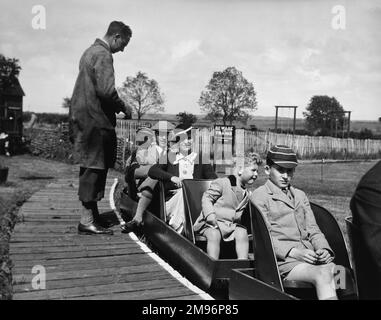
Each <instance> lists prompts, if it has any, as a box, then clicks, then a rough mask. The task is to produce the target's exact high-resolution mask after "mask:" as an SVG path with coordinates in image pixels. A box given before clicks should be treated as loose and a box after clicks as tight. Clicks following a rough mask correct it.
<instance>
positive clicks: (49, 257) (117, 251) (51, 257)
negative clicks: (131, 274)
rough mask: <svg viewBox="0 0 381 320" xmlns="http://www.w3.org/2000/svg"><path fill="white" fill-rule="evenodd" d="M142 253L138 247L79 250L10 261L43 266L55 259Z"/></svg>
mask: <svg viewBox="0 0 381 320" xmlns="http://www.w3.org/2000/svg"><path fill="white" fill-rule="evenodd" d="M136 253H142V250H141V249H140V248H138V247H128V248H119V249H106V250H99V249H97V250H86V249H84V250H80V251H69V252H51V253H31V254H25V253H23V254H13V255H12V261H14V262H15V263H19V261H20V262H21V263H23V262H25V263H27V262H29V261H42V260H44V265H46V264H47V263H48V262H50V261H52V260H57V259H77V258H90V257H107V256H114V257H116V256H121V255H130V254H136Z"/></svg>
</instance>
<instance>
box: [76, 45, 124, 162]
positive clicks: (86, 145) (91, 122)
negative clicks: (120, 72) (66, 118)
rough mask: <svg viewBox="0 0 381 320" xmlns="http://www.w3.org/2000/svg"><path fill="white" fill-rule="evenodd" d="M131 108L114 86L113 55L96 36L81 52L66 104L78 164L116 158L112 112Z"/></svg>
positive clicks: (114, 121)
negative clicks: (69, 96) (71, 93)
mask: <svg viewBox="0 0 381 320" xmlns="http://www.w3.org/2000/svg"><path fill="white" fill-rule="evenodd" d="M120 111H123V112H127V117H128V116H129V117H131V112H130V111H129V110H128V108H126V106H125V104H124V103H123V101H122V100H121V99H120V98H119V96H118V93H117V91H116V89H115V77H114V67H113V58H112V54H111V51H110V49H109V47H108V45H107V44H106V43H105V42H104V41H102V40H100V39H96V40H95V42H94V44H93V45H91V46H90V47H89V48H88V49H87V50H86V51H85V52H84V53H83V55H82V57H81V60H80V62H79V74H78V77H77V80H76V83H75V87H74V91H73V95H72V98H71V106H70V121H71V125H72V131H73V139H74V143H75V150H76V152H77V156H79V159H78V160H79V163H80V165H81V166H82V167H86V168H93V169H107V168H111V167H113V166H114V163H115V159H116V135H115V125H116V117H115V113H119V112H120Z"/></svg>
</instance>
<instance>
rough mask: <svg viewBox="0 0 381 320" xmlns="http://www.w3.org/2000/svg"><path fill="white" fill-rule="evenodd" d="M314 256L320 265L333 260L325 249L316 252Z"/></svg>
mask: <svg viewBox="0 0 381 320" xmlns="http://www.w3.org/2000/svg"><path fill="white" fill-rule="evenodd" d="M316 254H317V256H318V262H319V263H321V264H327V263H330V262H332V260H333V257H332V256H331V253H330V252H329V251H328V250H327V249H318V250H316Z"/></svg>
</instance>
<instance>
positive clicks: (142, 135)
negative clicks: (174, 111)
mask: <svg viewBox="0 0 381 320" xmlns="http://www.w3.org/2000/svg"><path fill="white" fill-rule="evenodd" d="M136 140H137V141H140V142H141V141H143V144H142V145H140V146H139V147H138V148H137V150H136V151H134V152H133V154H132V156H131V157H130V158H129V159H128V160H127V168H126V175H125V180H126V182H127V184H128V188H129V196H130V197H131V198H132V199H134V200H136V201H137V202H138V206H137V209H136V212H135V215H134V217H133V218H132V220H131V221H129V222H127V224H126V225H125V227H124V232H130V231H132V229H134V227H135V226H139V225H141V224H142V222H143V213H144V211H145V210H146V209H147V208H148V206H149V204H150V203H151V199H152V193H153V190H154V189H155V187H156V184H157V180H154V179H152V178H150V177H148V171H149V169H150V168H151V167H152V165H154V164H156V163H157V162H158V161H159V159H160V157H165V155H166V153H167V131H166V130H160V131H159V130H155V131H153V130H151V129H149V128H142V129H140V130H139V131H138V132H137V133H136ZM137 179H139V183H138V185H136V180H137Z"/></svg>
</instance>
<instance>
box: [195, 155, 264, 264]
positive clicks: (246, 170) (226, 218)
mask: <svg viewBox="0 0 381 320" xmlns="http://www.w3.org/2000/svg"><path fill="white" fill-rule="evenodd" d="M239 160H241V163H239ZM234 162H235V164H234V175H230V176H228V177H224V178H218V179H216V180H214V181H213V182H212V183H211V185H210V187H209V189H208V190H206V191H205V192H204V194H203V196H202V200H201V201H202V212H201V214H200V216H199V217H198V218H197V220H196V221H195V223H194V230H195V232H196V233H197V234H200V235H203V236H205V237H206V239H207V247H206V248H207V253H208V255H210V256H211V257H212V258H214V259H218V258H219V255H220V242H221V239H223V240H224V241H231V240H235V248H236V252H237V258H238V259H247V258H248V254H249V239H248V234H247V230H246V228H245V227H244V226H243V225H241V224H240V222H241V217H242V213H243V211H244V209H245V207H246V206H247V204H248V202H249V195H248V191H247V190H246V187H247V186H249V185H252V184H253V183H254V181H255V180H256V179H257V176H258V172H257V170H258V165H259V164H260V163H261V160H260V157H259V156H258V155H256V154H254V155H251V157H243V158H241V159H239V158H235V159H234ZM242 162H243V163H242Z"/></svg>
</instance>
